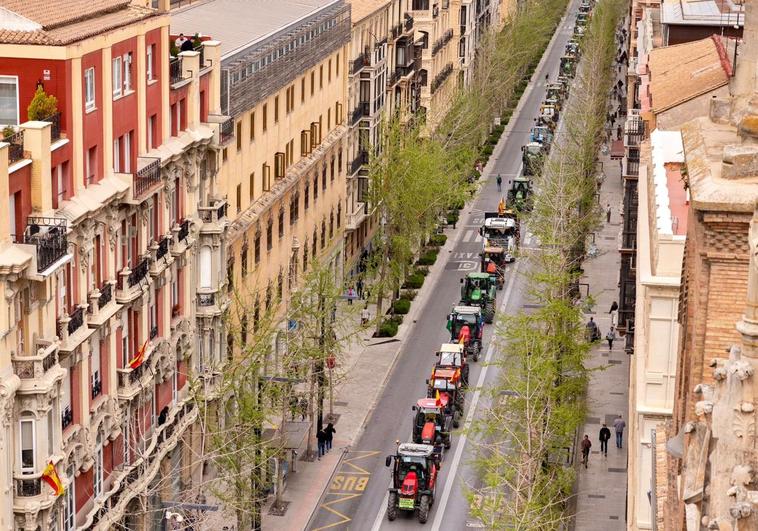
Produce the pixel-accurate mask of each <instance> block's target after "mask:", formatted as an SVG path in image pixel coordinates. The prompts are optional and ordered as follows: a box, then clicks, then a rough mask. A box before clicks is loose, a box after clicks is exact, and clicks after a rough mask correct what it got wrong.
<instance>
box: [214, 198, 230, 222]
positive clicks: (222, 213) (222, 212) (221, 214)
mask: <svg viewBox="0 0 758 531" xmlns="http://www.w3.org/2000/svg"><path fill="white" fill-rule="evenodd" d="M228 207H229V203H227V202H226V201H223V202H222V203H221V206H219V207H218V209H217V210H216V219H218V220H219V221H221V220H222V219H224V218H225V217H226V211H227V208H228Z"/></svg>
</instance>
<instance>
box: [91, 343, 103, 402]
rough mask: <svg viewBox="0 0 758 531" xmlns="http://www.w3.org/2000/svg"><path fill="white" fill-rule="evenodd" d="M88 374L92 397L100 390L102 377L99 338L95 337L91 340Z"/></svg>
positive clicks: (97, 394)
mask: <svg viewBox="0 0 758 531" xmlns="http://www.w3.org/2000/svg"><path fill="white" fill-rule="evenodd" d="M90 374H91V375H92V399H93V400H94V399H95V397H97V396H99V395H100V392H101V391H102V379H101V377H100V375H101V374H102V373H101V371H100V340H98V339H95V340H94V341H93V342H92V353H91V354H90Z"/></svg>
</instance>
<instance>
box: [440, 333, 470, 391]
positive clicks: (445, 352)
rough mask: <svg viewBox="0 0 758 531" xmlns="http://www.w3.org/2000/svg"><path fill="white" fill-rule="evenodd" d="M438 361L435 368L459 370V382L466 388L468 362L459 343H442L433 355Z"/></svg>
mask: <svg viewBox="0 0 758 531" xmlns="http://www.w3.org/2000/svg"><path fill="white" fill-rule="evenodd" d="M435 356H437V357H438V358H439V359H438V360H437V367H453V368H458V369H460V370H461V381H462V382H463V385H464V387H468V373H469V367H468V360H467V359H466V351H465V349H464V347H463V345H462V344H461V343H443V344H442V346H441V347H440V349H439V350H438V351H437V352H436V353H435Z"/></svg>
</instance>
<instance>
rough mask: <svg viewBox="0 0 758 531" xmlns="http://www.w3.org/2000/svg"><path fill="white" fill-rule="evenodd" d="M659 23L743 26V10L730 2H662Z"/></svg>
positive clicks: (710, 0) (714, 0)
mask: <svg viewBox="0 0 758 531" xmlns="http://www.w3.org/2000/svg"><path fill="white" fill-rule="evenodd" d="M661 22H662V23H664V24H673V25H686V26H717V27H722V26H732V25H737V26H743V25H744V24H745V9H744V7H742V6H741V5H738V4H736V3H734V2H733V1H732V0H718V1H716V0H663V3H662V4H661Z"/></svg>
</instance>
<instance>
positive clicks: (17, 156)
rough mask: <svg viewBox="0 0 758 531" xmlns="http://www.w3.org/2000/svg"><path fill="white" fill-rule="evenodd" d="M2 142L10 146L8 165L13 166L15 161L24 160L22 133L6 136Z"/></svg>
mask: <svg viewBox="0 0 758 531" xmlns="http://www.w3.org/2000/svg"><path fill="white" fill-rule="evenodd" d="M2 141H3V142H8V143H9V144H10V146H8V164H13V163H14V162H16V161H19V160H21V159H23V158H24V132H23V131H19V132H18V133H15V134H12V135H11V136H6V137H5V138H3V139H2Z"/></svg>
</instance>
